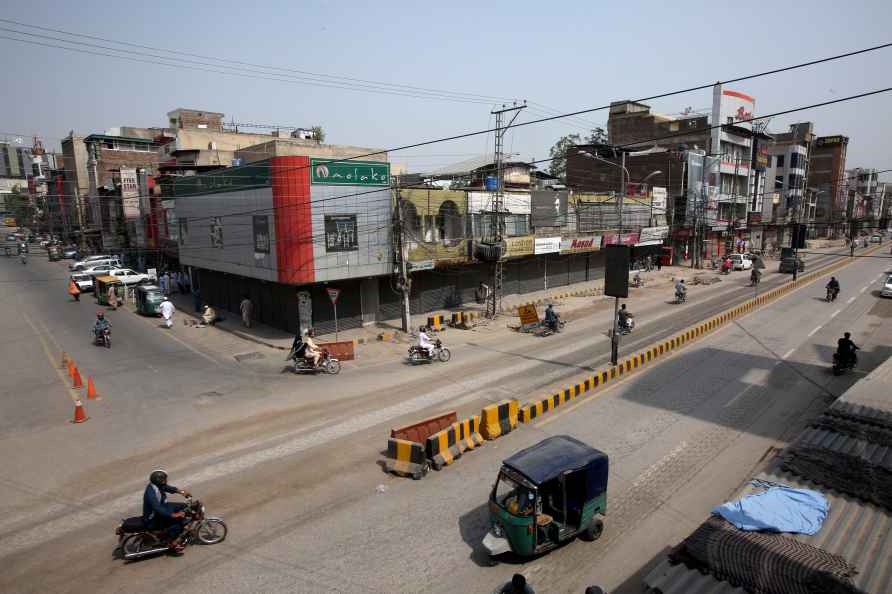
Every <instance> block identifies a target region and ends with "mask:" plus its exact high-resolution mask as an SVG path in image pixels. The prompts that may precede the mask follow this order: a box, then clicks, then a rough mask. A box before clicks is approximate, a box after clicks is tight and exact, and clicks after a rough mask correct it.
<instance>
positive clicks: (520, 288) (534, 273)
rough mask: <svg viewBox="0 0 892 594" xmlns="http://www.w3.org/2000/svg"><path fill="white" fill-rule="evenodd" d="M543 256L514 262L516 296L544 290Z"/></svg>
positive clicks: (529, 257)
mask: <svg viewBox="0 0 892 594" xmlns="http://www.w3.org/2000/svg"><path fill="white" fill-rule="evenodd" d="M543 258H544V256H528V257H526V258H522V259H520V260H517V261H516V262H514V266H513V268H514V271H515V274H516V276H515V278H516V279H517V280H516V282H517V294H524V293H532V292H533V291H541V290H542V289H544V288H545V261H544V259H543Z"/></svg>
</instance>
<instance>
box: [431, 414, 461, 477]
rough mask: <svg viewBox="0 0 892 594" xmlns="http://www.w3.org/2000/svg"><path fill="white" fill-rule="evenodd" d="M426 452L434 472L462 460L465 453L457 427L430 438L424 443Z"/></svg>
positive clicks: (438, 432) (437, 433)
mask: <svg viewBox="0 0 892 594" xmlns="http://www.w3.org/2000/svg"><path fill="white" fill-rule="evenodd" d="M424 451H425V454H427V459H428V460H430V463H431V467H433V469H434V470H440V469H441V468H443V467H444V466H449V465H450V464H452V463H453V462H455V461H456V460H458V459H459V458H461V455H462V453H463V451H462V448H461V447H460V446H459V440H458V431H457V429H456V425H452V426H451V427H449V428H448V429H443V430H442V431H437V432H436V433H434V434H433V435H431V436H430V437H428V438H427V440H425V443H424Z"/></svg>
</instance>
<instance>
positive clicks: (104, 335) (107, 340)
mask: <svg viewBox="0 0 892 594" xmlns="http://www.w3.org/2000/svg"><path fill="white" fill-rule="evenodd" d="M93 344H95V345H96V346H104V347H105V348H107V349H110V348H111V328H103V329H102V331H101V332H97V331H96V330H93Z"/></svg>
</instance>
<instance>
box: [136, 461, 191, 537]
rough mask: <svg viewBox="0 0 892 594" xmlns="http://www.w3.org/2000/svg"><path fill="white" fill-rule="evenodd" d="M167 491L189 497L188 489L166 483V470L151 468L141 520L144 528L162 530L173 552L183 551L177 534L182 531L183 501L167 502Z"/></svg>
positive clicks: (143, 497) (144, 495)
mask: <svg viewBox="0 0 892 594" xmlns="http://www.w3.org/2000/svg"><path fill="white" fill-rule="evenodd" d="M168 493H179V494H181V495H183V496H185V497H191V495H190V494H189V492H188V491H184V490H182V489H177V488H176V487H173V486H171V485H168V484H167V472H166V471H164V470H160V469H158V470H153V471H152V474H150V475H149V484H148V485H146V490H145V492H144V493H143V496H142V521H143V524H144V525H145V527H146V530H152V531H160V530H163V531H164V532H165V533H166V535H167V537H168V540H169V542H170V548H171V549H172V550H173V551H174V552H175V553H181V552H182V551H183V545H182V543H181V542H180V541H179V536H180V534H181V533H182V532H183V518H184V517H185V515H186V514H185V513H184V512H183V508H184V507H185V504H184V503H167V494H168Z"/></svg>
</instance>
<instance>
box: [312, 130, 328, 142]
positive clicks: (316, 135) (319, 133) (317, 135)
mask: <svg viewBox="0 0 892 594" xmlns="http://www.w3.org/2000/svg"><path fill="white" fill-rule="evenodd" d="M311 130H312V131H313V140H315V141H316V144H322V143H323V142H325V130H323V129H322V126H313V127H312V128H311Z"/></svg>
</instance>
